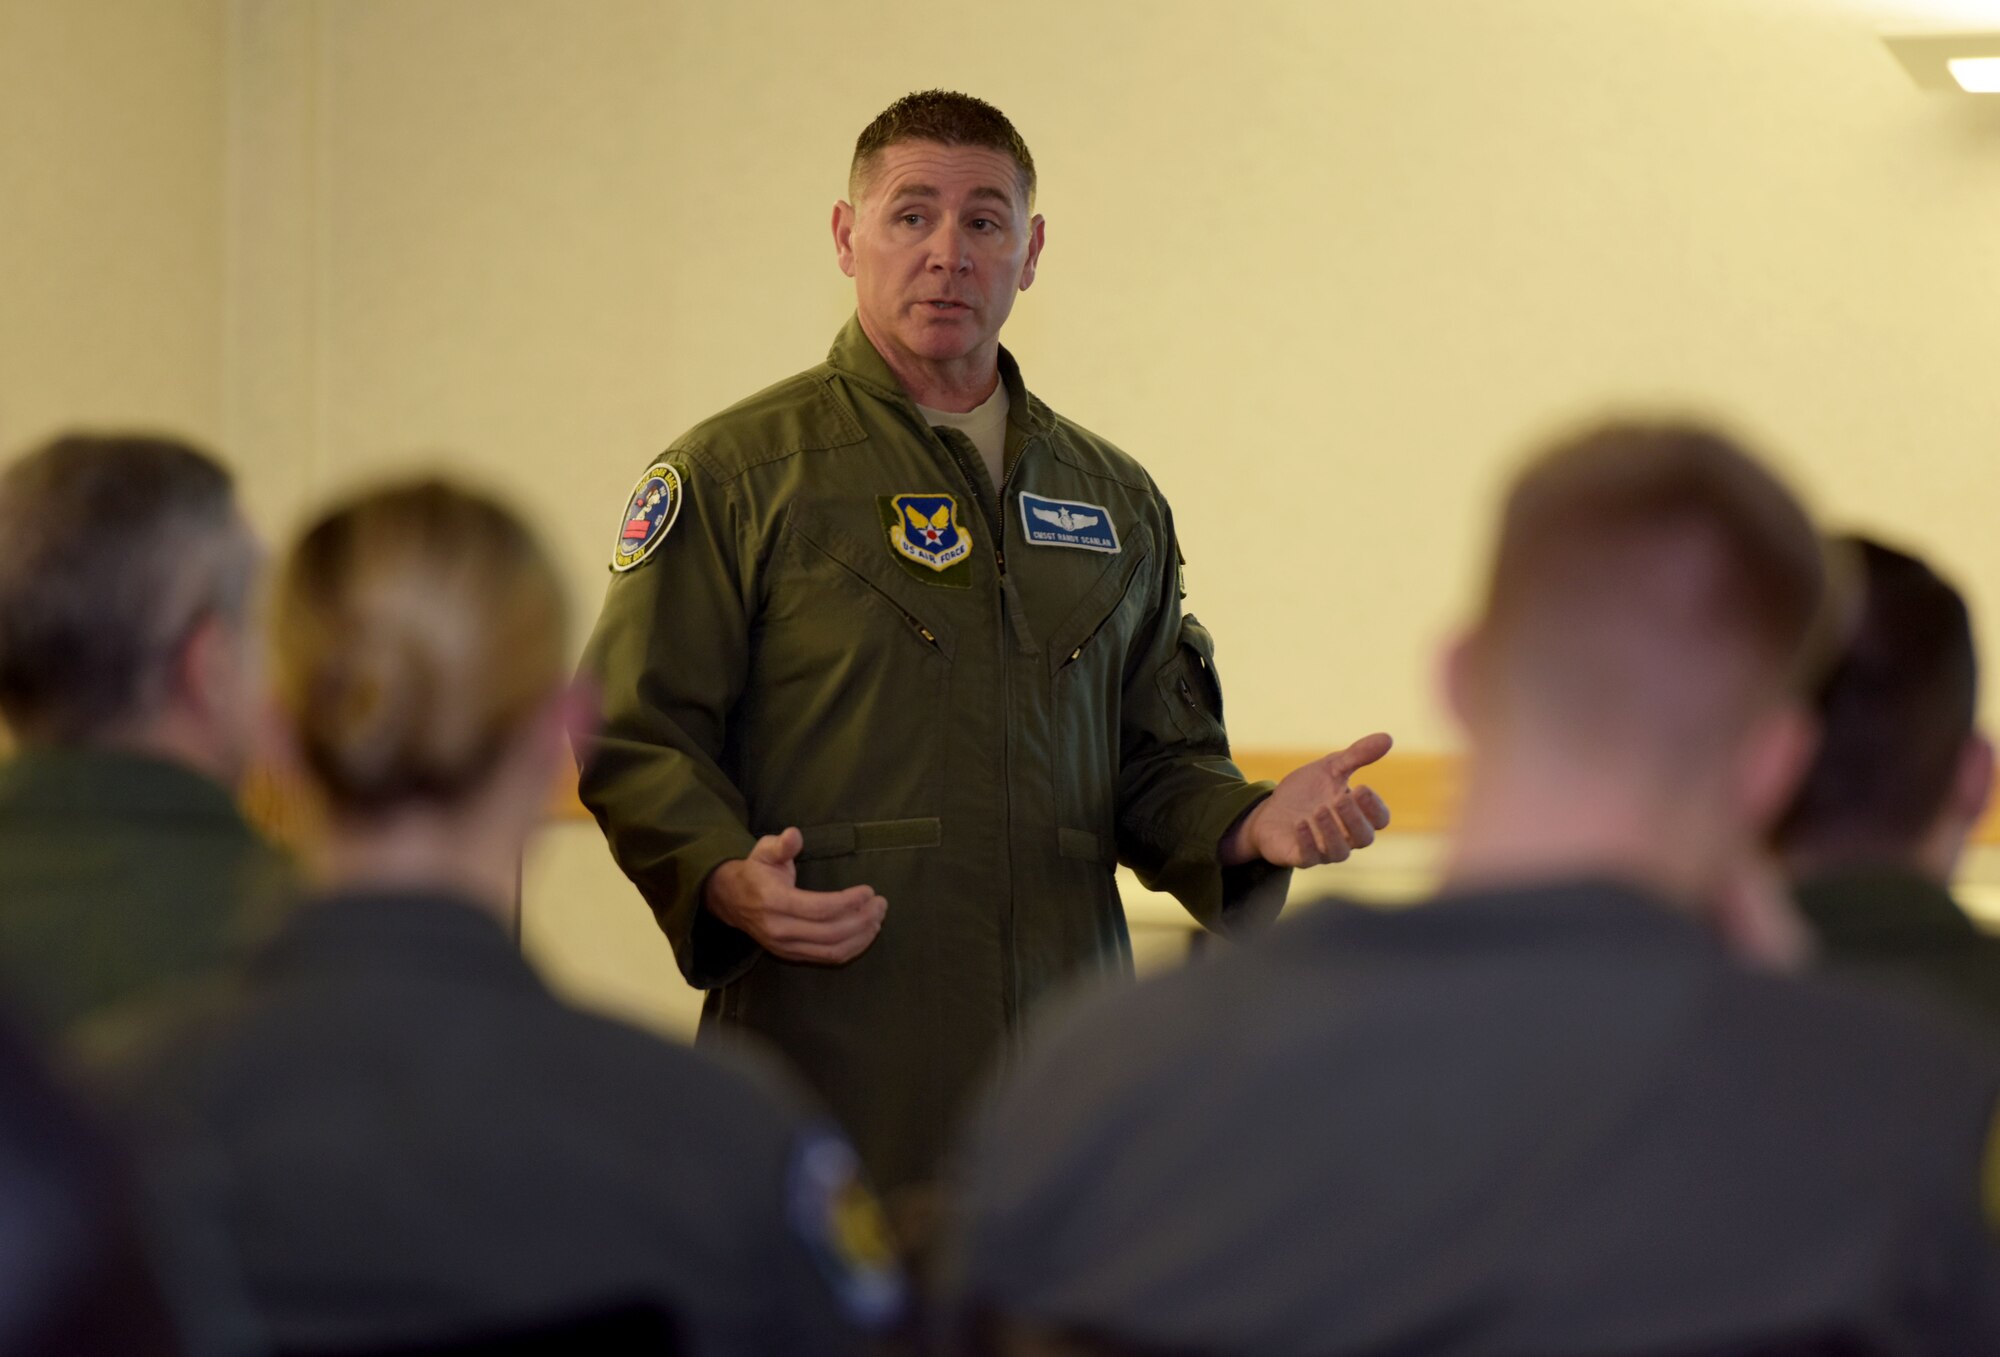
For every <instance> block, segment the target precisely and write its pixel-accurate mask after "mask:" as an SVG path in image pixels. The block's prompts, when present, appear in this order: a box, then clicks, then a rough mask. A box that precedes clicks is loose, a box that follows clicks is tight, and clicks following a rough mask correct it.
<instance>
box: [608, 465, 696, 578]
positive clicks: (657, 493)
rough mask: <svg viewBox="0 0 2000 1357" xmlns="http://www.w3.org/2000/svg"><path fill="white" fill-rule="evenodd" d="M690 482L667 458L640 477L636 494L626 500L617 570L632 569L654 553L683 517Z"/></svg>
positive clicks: (615, 551) (613, 563)
mask: <svg viewBox="0 0 2000 1357" xmlns="http://www.w3.org/2000/svg"><path fill="white" fill-rule="evenodd" d="M686 498H687V485H686V483H685V482H684V481H683V480H682V479H681V473H680V469H679V468H678V467H675V466H673V465H671V464H669V463H667V462H655V463H653V465H651V466H649V467H647V468H646V474H645V475H643V476H641V477H640V478H639V485H638V488H637V489H635V490H633V492H632V498H630V499H629V500H627V501H625V516H624V517H623V518H622V519H621V520H620V521H619V528H618V545H617V546H616V547H615V548H614V549H613V550H612V552H611V568H612V569H613V570H630V569H631V568H632V567H633V566H635V565H638V564H639V563H640V562H642V561H644V560H645V559H646V558H647V557H648V556H651V555H652V554H653V551H654V549H655V548H657V547H658V546H659V545H660V543H662V542H664V541H666V540H667V533H668V531H669V530H671V529H672V528H673V526H674V520H675V519H676V518H678V517H680V512H681V501H682V500H684V499H686Z"/></svg>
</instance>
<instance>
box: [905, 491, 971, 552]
mask: <svg viewBox="0 0 2000 1357" xmlns="http://www.w3.org/2000/svg"><path fill="white" fill-rule="evenodd" d="M889 504H890V507H891V508H892V509H894V510H895V513H896V521H895V522H894V523H892V524H890V526H889V545H890V546H891V547H893V548H895V550H896V552H897V553H898V554H899V555H902V556H906V557H908V558H909V559H910V560H912V561H915V562H916V563H917V564H918V565H922V566H928V567H929V568H931V569H932V570H949V569H950V568H951V567H952V566H954V565H956V564H958V563H959V562H960V561H962V560H964V559H965V558H966V557H967V556H970V555H971V554H972V530H971V529H969V528H967V527H966V526H965V525H964V524H963V523H960V522H959V521H958V501H957V500H956V499H954V498H952V497H951V496H950V495H897V496H896V497H895V498H894V499H892V500H890V501H889Z"/></svg>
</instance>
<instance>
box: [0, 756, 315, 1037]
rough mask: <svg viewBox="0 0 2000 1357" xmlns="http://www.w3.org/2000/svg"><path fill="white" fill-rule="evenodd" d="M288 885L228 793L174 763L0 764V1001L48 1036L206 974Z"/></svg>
mask: <svg viewBox="0 0 2000 1357" xmlns="http://www.w3.org/2000/svg"><path fill="white" fill-rule="evenodd" d="M291 885H292V874H291V866H290V862H289V860H288V859H287V858H286V857H285V856H284V855H283V854H281V853H280V852H279V851H278V850H277V849H275V848H273V847H272V846H271V845H270V844H268V843H266V842H265V841H264V839H263V838H261V837H260V836H259V835H258V833H257V832H256V830H254V829H252V828H251V827H250V826H249V825H248V824H247V823H245V821H244V819H243V817H242V815H241V814H240V813H239V812H238V811H237V809H236V804H235V802H234V801H233V800H231V798H230V795H229V793H228V791H226V790H225V789H224V788H222V787H220V786H218V785H217V784H216V783H214V782H212V781H210V780H209V779H208V778H205V777H203V776H201V775H200V774H198V773H195V772H193V771H191V770H190V769H187V768H183V767H181V766H180V765H178V764H174V763H169V762H166V761H164V760H161V759H153V758H145V757H141V756H139V755H133V754H120V753H109V752H102V751H93V750H85V749H60V750H33V751H27V752H23V753H21V754H19V755H17V756H15V757H14V758H12V759H9V760H8V761H7V762H6V763H5V764H4V765H0V1004H4V1005H6V1006H8V1007H11V1008H12V1009H13V1010H15V1011H16V1012H17V1013H18V1014H19V1015H20V1016H21V1018H22V1020H23V1022H24V1023H25V1024H26V1025H27V1027H28V1029H29V1030H30V1031H32V1032H34V1033H35V1034H36V1035H37V1036H38V1037H40V1038H41V1039H42V1040H44V1041H56V1040H65V1041H66V1040H67V1039H68V1038H71V1037H73V1036H75V1035H76V1034H77V1032H78V1031H79V1030H80V1029H82V1028H83V1027H84V1026H85V1025H86V1024H90V1023H95V1022H98V1021H100V1020H105V1019H106V1018H107V1015H110V1014H112V1013H113V1012H114V1011H119V1010H125V1011H133V1010H136V1009H137V1008H138V1007H140V1006H145V1005H150V1004H151V1003H153V1002H155V1001H159V1002H167V1001H169V1000H170V999H171V997H172V996H174V995H176V994H178V993H180V992H182V991H185V990H189V989H193V988H197V987H199V986H200V985H202V984H204V983H206V982H207V981H210V980H212V979H213V978H214V977H215V976H216V975H218V974H219V973H220V972H222V971H223V970H224V969H225V968H226V967H227V965H228V964H229V962H230V961H231V960H232V959H233V958H234V956H235V955H236V953H237V952H238V950H239V949H240V948H241V947H242V946H243V945H244V944H245V943H246V942H248V941H249V940H251V938H252V936H253V935H255V934H256V933H257V932H258V931H259V930H260V929H262V928H264V927H268V926H269V924H270V923H271V921H272V920H273V919H274V918H275V916H276V913H277V912H278V911H279V910H280V909H281V908H282V907H283V903H284V901H285V899H286V898H287V895H288V892H289V890H290V887H291Z"/></svg>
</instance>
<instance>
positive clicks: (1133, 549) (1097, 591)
mask: <svg viewBox="0 0 2000 1357" xmlns="http://www.w3.org/2000/svg"><path fill="white" fill-rule="evenodd" d="M1152 555H1153V534H1152V530H1151V529H1150V528H1148V527H1146V525H1145V524H1143V523H1141V524H1135V525H1134V526H1133V528H1132V530H1131V533H1130V536H1129V537H1128V539H1127V540H1126V542H1125V543H1124V549H1123V550H1122V551H1121V552H1120V553H1119V554H1118V555H1117V556H1114V557H1112V558H1111V561H1110V563H1109V564H1107V565H1106V566H1105V568H1104V570H1103V572H1102V573H1101V574H1099V575H1098V577H1097V580H1096V582H1095V583H1094V584H1092V585H1091V586H1090V588H1088V589H1086V590H1085V591H1084V594H1083V597H1082V598H1080V599H1078V600H1077V603H1076V606H1075V607H1074V608H1073V609H1071V610H1070V613H1069V615H1068V616H1067V617H1065V618H1064V619H1063V620H1062V621H1061V622H1060V623H1059V624H1057V626H1056V628H1055V630H1054V631H1052V632H1051V633H1050V634H1049V672H1050V674H1051V675H1060V674H1061V673H1062V672H1063V671H1064V670H1065V669H1067V668H1069V667H1070V666H1071V665H1074V664H1080V663H1082V662H1083V661H1084V659H1085V658H1086V656H1087V655H1089V656H1095V655H1098V654H1102V655H1103V656H1105V658H1107V659H1111V658H1115V659H1116V660H1117V662H1118V663H1119V665H1120V666H1121V667H1122V665H1123V662H1124V656H1125V653H1126V651H1127V649H1128V648H1129V644H1130V641H1131V639H1132V638H1131V628H1132V625H1133V620H1134V619H1135V618H1137V617H1138V616H1139V615H1140V614H1141V613H1142V612H1143V611H1144V609H1143V608H1142V607H1139V606H1134V607H1126V606H1124V605H1126V604H1127V603H1133V604H1135V605H1136V604H1141V603H1143V601H1144V598H1143V596H1144V595H1145V593H1146V588H1145V582H1146V580H1147V579H1148V578H1149V576H1148V575H1147V573H1146V564H1147V562H1148V561H1150V560H1151V559H1152ZM1121 677H1122V676H1121Z"/></svg>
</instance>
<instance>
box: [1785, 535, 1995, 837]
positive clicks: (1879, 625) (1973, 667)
mask: <svg viewBox="0 0 2000 1357" xmlns="http://www.w3.org/2000/svg"><path fill="white" fill-rule="evenodd" d="M1839 545H1841V546H1843V547H1844V548H1845V549H1846V550H1847V551H1848V552H1849V554H1850V557H1851V559H1853V560H1855V561H1856V562H1857V563H1858V565H1859V567H1860V571H1861V577H1862V590H1861V593H1862V605H1861V608H1860V617H1859V621H1858V624H1857V626H1856V627H1855V629H1854V632H1853V635H1852V638H1851V639H1850V640H1849V642H1848V645H1847V648H1846V650H1845V651H1844V653H1843V654H1842V655H1841V656H1840V658H1839V661H1838V663H1837V664H1836V665H1835V666H1834V667H1833V669H1832V671H1831V672H1830V673H1829V674H1828V675H1827V678H1826V681H1825V682H1824V684H1823V685H1822V686H1821V689H1820V692H1819V713H1820V722H1821V727H1822V732H1823V733H1822V738H1821V744H1820V749H1819V754H1818V756H1817V758H1816V760H1815V761H1814V764H1813V767H1812V771H1811V772H1810V773H1809V774H1808V775H1807V777H1806V780H1805V783H1804V785H1803V786H1802V787H1801V788H1800V791H1799V796H1798V800H1797V801H1796V802H1795V803H1794V804H1793V806H1792V808H1791V810H1790V812H1789V813H1788V814H1787V815H1786V817H1785V819H1784V822H1783V823H1782V824H1781V825H1780V827H1779V843H1780V846H1781V847H1782V848H1784V850H1785V851H1786V852H1787V853H1788V854H1794V855H1803V856H1808V857H1811V858H1814V859H1817V860H1820V861H1857V860H1863V859H1869V860H1879V861H1885V862H1888V861H1895V860H1898V859H1900V858H1903V857H1904V856H1906V855H1907V854H1909V853H1911V852H1913V851H1915V850H1916V849H1917V848H1918V847H1919V846H1920V845H1921V844H1922V843H1923V841H1924V840H1925V839H1926V838H1927V837H1928V836H1929V834H1930V833H1931V830H1932V828H1933V827H1934V826H1935V825H1936V823H1937V821H1938V817H1939V816H1940V815H1941V814H1944V813H1946V812H1947V811H1948V810H1949V808H1950V802H1951V801H1952V799H1953V794H1954V790H1955V785H1956V783H1957V782H1958V779H1959V776H1960V769H1961V765H1962V763H1963V761H1964V759H1965V757H1966V754H1967V749H1968V745H1969V744H1970V743H1971V742H1972V741H1973V739H1974V728H1973V727H1974V722H1975V720H1976V717H1977V708H1978V701H1979V662H1978V658H1977V654H1976V650H1975V647H1974V644H1973V636H1972V616H1971V614H1970V612H1968V611H1967V609H1966V606H1965V600H1964V599H1963V598H1962V597H1960V595H1959V592H1958V591H1957V590H1956V589H1954V588H1953V587H1952V586H1951V584H1950V583H1949V582H1948V581H1946V580H1944V579H1943V578H1941V577H1940V576H1939V575H1938V574H1937V573H1936V572H1935V571H1934V570H1932V569H1931V568H1930V566H1928V565H1926V564H1925V563H1924V562H1923V561H1921V560H1919V559H1917V558H1916V557H1915V556H1911V555H1908V554H1907V553H1904V552H1901V551H1897V550H1896V549H1894V548H1893V547H1889V546H1885V545H1883V544H1882V543H1880V542H1877V541H1873V540H1871V539H1869V538H1866V537H1858V536H1856V537H1847V538H1842V539H1839ZM1973 814H1976V810H1974V811H1973Z"/></svg>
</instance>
